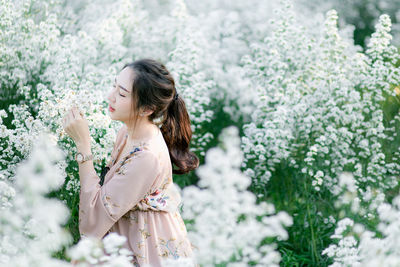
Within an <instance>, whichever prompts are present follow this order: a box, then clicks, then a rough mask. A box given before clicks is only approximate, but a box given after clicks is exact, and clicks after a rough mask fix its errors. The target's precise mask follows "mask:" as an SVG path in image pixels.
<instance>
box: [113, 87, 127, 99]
mask: <svg viewBox="0 0 400 267" xmlns="http://www.w3.org/2000/svg"><path fill="white" fill-rule="evenodd" d="M113 87H114V88H115V84H114V85H113ZM119 95H120V96H122V97H125V96H124V95H121V94H119Z"/></svg>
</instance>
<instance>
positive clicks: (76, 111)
mask: <svg viewBox="0 0 400 267" xmlns="http://www.w3.org/2000/svg"><path fill="white" fill-rule="evenodd" d="M71 112H72V115H73V117H74V118H75V119H78V118H79V117H80V115H79V112H78V109H77V108H76V107H73V108H72V109H71Z"/></svg>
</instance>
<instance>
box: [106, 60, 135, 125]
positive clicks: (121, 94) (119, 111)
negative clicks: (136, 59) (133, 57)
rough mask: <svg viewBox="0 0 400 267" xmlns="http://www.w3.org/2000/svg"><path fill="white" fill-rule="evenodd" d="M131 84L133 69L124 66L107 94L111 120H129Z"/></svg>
mask: <svg viewBox="0 0 400 267" xmlns="http://www.w3.org/2000/svg"><path fill="white" fill-rule="evenodd" d="M132 85H133V71H132V70H131V69H130V68H128V67H126V68H124V69H123V70H122V71H121V72H120V73H119V74H118V75H117V77H116V78H115V82H114V85H113V89H112V90H111V91H110V93H109V94H108V96H107V99H108V102H109V106H108V112H109V113H110V117H111V119H112V120H118V121H122V122H124V123H126V122H128V121H129V112H130V110H131V105H132V104H131V102H132V99H131V98H132V96H131V90H132Z"/></svg>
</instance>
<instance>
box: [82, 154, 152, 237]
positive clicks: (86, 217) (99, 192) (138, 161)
mask: <svg viewBox="0 0 400 267" xmlns="http://www.w3.org/2000/svg"><path fill="white" fill-rule="evenodd" d="M82 149H87V147H86V148H83V147H82ZM125 162H126V163H124V164H122V166H121V167H120V168H119V169H120V171H117V172H115V173H114V174H113V176H112V177H110V179H109V180H108V181H107V183H105V184H104V185H103V186H100V184H99V181H100V179H99V177H98V176H97V174H96V172H95V171H94V168H93V163H92V161H88V162H84V163H82V164H80V166H79V176H80V180H81V190H80V201H79V231H80V233H81V235H86V236H93V237H96V238H98V239H101V238H103V237H104V235H105V234H106V233H107V231H108V230H109V229H110V228H111V227H112V226H113V224H114V223H115V222H117V221H118V220H119V219H120V218H121V217H122V216H123V215H124V214H125V213H126V212H128V211H129V210H130V209H132V208H133V207H134V206H135V205H136V204H137V203H139V201H140V200H142V199H144V198H145V197H146V196H147V194H149V193H150V192H149V191H150V189H151V187H152V185H153V184H154V182H155V181H156V180H157V178H158V176H159V175H160V166H159V160H158V157H157V156H156V155H155V154H154V153H153V152H151V151H149V150H141V151H137V152H135V153H134V154H132V156H131V158H130V159H129V160H126V161H125Z"/></svg>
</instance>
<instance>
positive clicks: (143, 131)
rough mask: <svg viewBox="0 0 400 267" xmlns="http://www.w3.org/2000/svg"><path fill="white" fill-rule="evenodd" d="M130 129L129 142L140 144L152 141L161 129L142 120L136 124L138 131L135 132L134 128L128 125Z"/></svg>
mask: <svg viewBox="0 0 400 267" xmlns="http://www.w3.org/2000/svg"><path fill="white" fill-rule="evenodd" d="M126 126H127V128H128V140H127V141H128V142H129V143H131V142H140V141H142V140H147V139H150V138H151V137H153V136H155V135H157V133H158V131H159V129H158V127H157V126H156V125H155V124H154V123H151V122H149V121H148V120H140V121H138V122H137V124H136V129H135V130H133V126H132V125H129V124H126Z"/></svg>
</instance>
